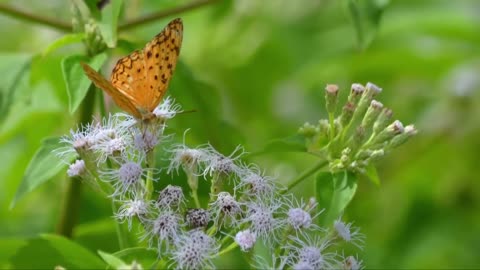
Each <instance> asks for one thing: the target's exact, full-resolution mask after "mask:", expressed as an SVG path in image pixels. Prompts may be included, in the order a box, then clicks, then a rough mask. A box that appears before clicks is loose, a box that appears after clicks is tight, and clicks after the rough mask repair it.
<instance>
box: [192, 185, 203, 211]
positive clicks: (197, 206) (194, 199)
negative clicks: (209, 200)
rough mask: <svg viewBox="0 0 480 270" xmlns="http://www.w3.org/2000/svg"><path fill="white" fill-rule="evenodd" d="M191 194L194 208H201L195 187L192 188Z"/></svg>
mask: <svg viewBox="0 0 480 270" xmlns="http://www.w3.org/2000/svg"><path fill="white" fill-rule="evenodd" d="M191 196H192V198H193V201H194V202H195V207H196V208H201V206H200V201H199V200H198V193H197V190H196V189H192V193H191Z"/></svg>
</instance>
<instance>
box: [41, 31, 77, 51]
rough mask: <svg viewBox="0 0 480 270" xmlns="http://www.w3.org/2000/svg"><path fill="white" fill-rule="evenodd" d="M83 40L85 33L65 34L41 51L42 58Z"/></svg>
mask: <svg viewBox="0 0 480 270" xmlns="http://www.w3.org/2000/svg"><path fill="white" fill-rule="evenodd" d="M84 38H85V33H75V34H66V35H64V36H62V37H60V38H58V39H57V40H55V41H53V42H52V43H50V45H48V47H47V48H45V50H43V53H42V56H47V55H48V54H50V53H51V52H53V51H55V50H57V49H59V48H61V47H63V46H66V45H70V44H74V43H80V42H81V41H82V40H83V39H84Z"/></svg>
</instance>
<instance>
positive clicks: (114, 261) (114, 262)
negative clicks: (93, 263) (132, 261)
mask: <svg viewBox="0 0 480 270" xmlns="http://www.w3.org/2000/svg"><path fill="white" fill-rule="evenodd" d="M98 254H99V255H100V257H102V259H103V260H104V261H105V262H106V263H107V264H108V265H109V266H111V267H112V268H114V269H121V268H122V267H125V266H126V265H127V264H126V263H125V262H124V261H122V260H121V259H119V258H117V257H116V256H115V255H112V254H110V253H106V252H103V251H101V250H99V251H98Z"/></svg>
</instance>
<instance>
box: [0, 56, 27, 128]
mask: <svg viewBox="0 0 480 270" xmlns="http://www.w3.org/2000/svg"><path fill="white" fill-rule="evenodd" d="M30 61H31V56H30V55H26V54H0V74H2V84H1V85H0V122H3V121H2V120H4V119H5V117H6V116H7V115H8V112H9V110H10V108H11V106H12V104H13V103H14V100H15V98H16V97H17V96H18V95H16V93H15V91H16V90H17V88H18V87H19V85H20V83H19V82H20V81H21V80H22V78H23V77H24V76H26V75H27V74H28V68H29V67H30V63H31V62H30Z"/></svg>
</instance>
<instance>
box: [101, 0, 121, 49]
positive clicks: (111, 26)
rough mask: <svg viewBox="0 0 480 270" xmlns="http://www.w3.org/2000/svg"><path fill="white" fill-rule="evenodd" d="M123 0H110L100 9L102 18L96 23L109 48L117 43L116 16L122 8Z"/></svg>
mask: <svg viewBox="0 0 480 270" xmlns="http://www.w3.org/2000/svg"><path fill="white" fill-rule="evenodd" d="M122 5H123V0H112V1H111V2H110V3H109V4H107V5H106V6H105V7H104V8H103V10H102V19H101V20H100V22H99V23H98V27H99V29H100V33H101V34H102V37H103V40H104V41H105V43H106V44H107V46H108V47H110V48H115V46H116V45H117V29H118V17H119V16H120V11H121V10H122Z"/></svg>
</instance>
